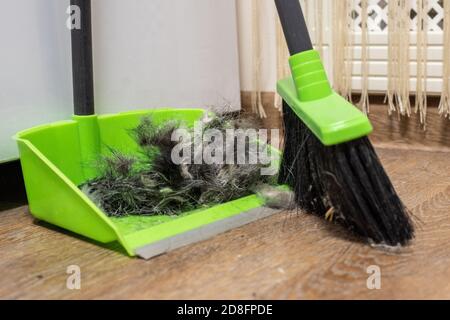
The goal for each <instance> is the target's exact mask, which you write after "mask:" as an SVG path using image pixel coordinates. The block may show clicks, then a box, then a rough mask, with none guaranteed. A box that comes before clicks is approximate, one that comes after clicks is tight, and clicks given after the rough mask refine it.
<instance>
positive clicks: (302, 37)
mask: <svg viewBox="0 0 450 320" xmlns="http://www.w3.org/2000/svg"><path fill="white" fill-rule="evenodd" d="M275 5H276V7H277V10H278V15H279V16H280V21H281V25H282V27H283V32H284V36H285V38H286V42H287V45H288V48H289V52H290V53H291V55H294V54H297V53H300V52H303V51H308V50H312V49H313V45H312V42H311V38H310V36H309V32H308V27H307V26H306V21H305V16H304V15H303V12H302V8H301V5H300V2H299V0H275Z"/></svg>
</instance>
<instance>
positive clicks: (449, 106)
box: [237, 0, 450, 128]
mask: <svg viewBox="0 0 450 320" xmlns="http://www.w3.org/2000/svg"><path fill="white" fill-rule="evenodd" d="M237 1H238V2H240V1H252V15H251V19H252V26H253V27H252V29H253V30H252V50H253V52H252V54H253V70H254V71H253V75H252V79H253V88H254V90H253V93H252V110H253V111H254V112H255V113H257V114H259V115H260V116H261V117H265V116H266V111H265V110H264V108H263V105H262V99H261V92H262V91H264V90H263V88H262V87H261V83H262V82H263V81H262V80H264V79H261V77H262V73H261V67H262V66H261V52H262V50H261V49H262V48H261V44H262V42H264V41H266V43H265V44H264V45H265V46H267V45H271V42H270V39H269V40H268V37H269V36H270V34H271V31H267V29H264V30H263V31H262V29H261V25H265V24H267V22H268V20H267V19H266V18H267V17H270V19H274V21H273V28H274V30H273V34H274V41H273V46H274V49H273V52H274V54H275V58H274V61H273V68H274V69H275V70H276V71H275V75H276V77H277V78H278V79H280V78H282V77H285V76H288V75H289V74H290V71H289V66H288V57H289V53H288V50H287V46H286V43H285V39H284V35H283V32H282V29H281V26H280V23H279V21H278V16H277V14H276V10H275V7H274V4H273V0H237ZM267 1H269V2H267ZM325 1H327V0H300V2H301V3H302V5H303V10H304V12H305V15H306V17H307V22H308V24H309V29H310V32H311V33H312V35H313V40H314V43H315V46H316V49H317V50H319V51H320V52H321V53H322V55H323V48H324V46H323V45H324V35H325V33H326V32H330V33H331V37H329V38H331V43H330V45H331V46H330V48H331V49H330V50H331V57H332V61H331V63H332V74H333V78H332V80H333V84H334V89H335V90H336V91H337V92H338V93H340V94H341V95H342V96H344V97H345V98H347V99H348V100H350V101H351V100H352V92H353V83H352V81H353V78H352V75H353V55H354V49H353V48H354V47H353V43H354V32H353V31H354V19H353V16H352V15H353V14H355V9H356V6H357V5H359V6H361V63H362V67H361V79H362V83H361V92H360V93H361V98H360V100H359V101H357V102H355V103H357V105H359V107H360V108H361V110H362V111H364V112H366V113H369V112H370V100H369V93H370V92H369V48H370V30H369V27H368V22H367V21H368V15H369V14H370V11H371V9H370V6H371V5H373V4H374V2H373V1H370V0H359V1H357V0H339V1H337V0H333V1H328V3H331V8H330V9H331V10H330V11H331V12H329V13H328V14H329V17H328V19H329V20H331V22H330V23H329V24H328V25H327V26H329V27H331V28H332V30H325V26H326V25H325V23H324V22H325V21H326V19H325V17H327V16H326V12H325ZM386 1H387V4H388V12H389V14H388V28H387V30H388V33H387V37H388V44H389V45H388V68H387V69H388V72H387V74H386V77H387V79H388V80H387V81H388V84H387V90H386V101H387V104H388V111H389V113H390V114H393V113H396V114H398V116H410V115H411V114H412V113H413V112H416V113H417V114H418V115H419V116H420V121H421V123H422V124H423V126H424V128H426V120H427V108H428V104H427V77H428V75H427V61H428V56H427V52H428V25H427V22H428V15H427V13H428V11H429V10H430V8H429V6H430V5H429V0H386ZM264 3H265V6H266V9H265V10H267V6H269V7H270V6H272V7H273V8H272V11H271V13H270V14H269V15H268V14H267V12H262V11H261V10H262V4H264ZM443 3H444V5H445V18H444V26H445V27H444V39H445V41H444V42H443V43H444V45H445V50H444V51H445V52H444V53H443V54H444V56H445V57H449V56H450V8H449V7H450V0H444V1H443ZM414 4H415V6H416V7H417V10H416V11H417V26H416V29H417V32H416V39H415V41H416V43H417V58H416V60H417V70H416V74H417V76H416V78H417V83H416V87H415V88H412V87H411V86H410V79H411V74H410V62H411V60H412V59H411V57H410V50H409V48H410V46H411V45H412V43H410V38H411V39H413V38H412V37H411V17H410V13H411V8H412V6H413V5H414ZM327 8H328V7H327ZM263 16H264V17H265V20H263V21H262V20H261V17H263ZM327 35H328V34H327ZM262 39H264V41H263V40H262ZM266 50H267V48H266ZM443 61H444V68H443V69H444V70H443V87H442V95H441V102H440V106H439V110H440V113H441V114H442V116H444V117H448V118H450V60H449V59H443ZM266 62H267V61H266ZM269 62H270V61H269ZM264 67H267V63H266V65H265V66H264ZM273 91H275V85H273ZM411 93H412V94H415V98H416V99H415V104H414V105H412V104H411V100H410V94H411ZM275 107H276V108H278V109H279V110H281V100H280V98H279V97H276V98H275Z"/></svg>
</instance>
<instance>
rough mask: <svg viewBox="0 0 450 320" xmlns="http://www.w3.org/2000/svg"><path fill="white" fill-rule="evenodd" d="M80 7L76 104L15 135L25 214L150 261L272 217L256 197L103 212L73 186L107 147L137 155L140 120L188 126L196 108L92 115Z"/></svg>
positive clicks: (85, 12) (87, 41) (85, 9)
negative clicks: (179, 209) (118, 214)
mask: <svg viewBox="0 0 450 320" xmlns="http://www.w3.org/2000/svg"><path fill="white" fill-rule="evenodd" d="M71 3H72V4H73V5H78V6H79V7H80V9H81V10H80V11H81V16H82V23H81V29H78V30H77V29H74V30H72V61H73V80H74V82H73V83H74V109H75V116H74V117H73V119H72V120H69V121H61V122H56V123H52V124H47V125H42V126H39V127H35V128H32V129H28V130H25V131H22V132H20V133H18V134H17V135H16V136H15V139H16V140H17V143H18V147H19V152H20V160H21V165H22V169H23V175H24V180H25V186H26V191H27V196H28V201H29V206H30V212H31V213H32V214H33V216H35V217H36V218H37V219H40V220H43V221H46V222H49V223H51V224H54V225H57V226H59V227H62V228H64V229H67V230H70V231H72V232H74V233H77V234H80V235H83V236H85V237H87V238H90V239H93V240H95V241H98V242H101V243H111V242H115V241H118V242H119V243H120V244H121V245H122V246H123V247H124V248H125V250H126V251H127V253H128V254H129V255H130V256H135V255H137V256H140V257H143V258H151V257H153V256H156V255H159V254H162V253H164V252H167V251H169V250H171V249H175V248H179V247H182V246H184V245H187V244H190V243H193V242H196V241H200V240H204V239H207V238H209V237H211V236H214V235H217V234H219V233H221V232H224V231H227V230H230V229H232V228H235V227H238V226H241V225H244V224H246V223H249V222H252V221H255V220H257V219H260V218H264V217H267V216H269V215H271V214H274V213H275V212H276V210H272V209H269V208H265V207H263V205H264V200H263V199H262V198H260V197H258V196H257V195H252V196H248V197H245V198H242V199H238V200H235V201H231V202H228V203H224V204H220V205H217V206H214V207H211V208H206V209H199V210H196V211H193V212H186V213H181V214H180V215H178V216H176V217H169V216H156V217H136V216H129V217H122V218H110V217H107V216H106V215H105V214H104V213H103V212H102V211H101V210H100V209H99V208H98V207H96V205H95V204H94V203H93V202H92V201H91V200H90V199H89V198H88V197H87V196H86V195H85V194H84V193H82V192H81V191H80V190H79V189H78V187H77V185H80V184H81V183H83V182H85V181H87V180H89V179H91V178H93V177H95V176H96V174H97V172H96V171H95V169H94V168H92V167H90V166H88V165H86V164H88V163H89V162H91V161H92V160H93V159H95V158H96V157H98V156H99V155H102V154H106V153H107V152H108V148H109V147H113V148H115V149H117V150H119V151H122V152H126V153H133V152H137V150H138V146H137V145H136V143H135V141H134V140H133V139H132V138H131V137H130V136H129V130H130V129H131V128H134V127H136V125H137V124H138V123H139V121H140V118H141V117H142V116H145V115H151V117H152V119H153V121H155V122H156V123H164V122H165V121H168V120H174V119H176V120H182V121H184V122H185V123H187V124H193V122H194V121H196V120H199V119H200V118H201V117H202V116H203V113H204V111H203V110H201V109H190V110H186V109H181V110H180V109H158V110H143V111H133V112H124V113H119V114H112V115H100V116H97V115H95V114H94V104H93V84H92V49H91V22H90V1H88V0H76V1H75V0H72V1H71Z"/></svg>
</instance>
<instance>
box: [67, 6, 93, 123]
mask: <svg viewBox="0 0 450 320" xmlns="http://www.w3.org/2000/svg"><path fill="white" fill-rule="evenodd" d="M70 5H71V6H77V7H78V8H79V9H80V11H79V13H80V15H79V17H76V18H79V19H81V23H80V25H79V26H77V25H75V26H72V30H71V39H72V79H73V107H74V114H75V115H79V116H86V115H93V114H94V113H95V109H94V81H93V72H92V27H91V1H90V0H70ZM77 11H78V10H76V11H75V13H77ZM77 27H79V28H77Z"/></svg>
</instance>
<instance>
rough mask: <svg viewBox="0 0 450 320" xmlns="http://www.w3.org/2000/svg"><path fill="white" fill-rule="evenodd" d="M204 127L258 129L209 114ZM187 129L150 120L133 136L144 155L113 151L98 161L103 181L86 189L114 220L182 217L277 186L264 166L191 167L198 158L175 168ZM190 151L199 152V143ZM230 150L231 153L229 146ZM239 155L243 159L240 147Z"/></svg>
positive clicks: (240, 120)
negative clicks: (179, 132) (180, 136)
mask: <svg viewBox="0 0 450 320" xmlns="http://www.w3.org/2000/svg"><path fill="white" fill-rule="evenodd" d="M203 122H204V126H203V130H207V129H212V128H214V129H217V130H220V131H221V132H222V133H223V134H224V136H225V132H226V130H227V129H250V128H256V127H257V123H256V121H254V120H253V119H251V118H248V117H246V118H245V119H243V118H239V117H234V116H232V115H214V116H212V117H211V115H209V116H205V117H204V119H203ZM182 126H183V124H182V123H180V122H176V121H171V122H165V123H164V125H156V124H155V123H154V122H153V121H152V119H151V118H150V117H148V116H147V117H143V118H142V119H141V121H140V123H139V125H138V126H137V127H136V128H135V129H133V130H132V131H131V135H132V137H133V138H134V139H135V141H136V142H137V144H138V145H139V147H140V148H141V151H142V154H141V155H140V156H139V155H136V156H132V155H124V154H122V153H120V152H118V151H116V150H111V152H110V155H108V156H104V157H102V158H101V159H100V160H99V161H98V166H99V169H100V172H101V174H100V176H99V177H97V178H95V179H93V180H91V181H88V182H86V183H84V184H82V185H81V186H80V189H81V190H82V191H83V192H84V193H85V194H87V195H88V196H89V197H90V198H91V199H92V200H93V201H94V202H95V203H96V205H98V206H99V207H100V208H102V210H103V211H104V212H105V213H106V214H107V215H108V216H116V217H117V216H126V215H148V216H152V215H176V214H180V213H183V212H186V211H189V210H193V209H197V208H201V207H207V206H211V205H214V204H218V203H223V202H227V201H231V200H235V199H238V198H242V197H244V196H248V195H250V194H253V193H255V192H258V190H266V191H265V192H267V190H268V188H270V187H268V186H269V185H270V184H272V183H273V182H274V181H276V177H269V176H263V175H262V174H261V168H262V167H263V166H264V165H262V164H205V163H204V162H202V164H189V163H194V161H193V159H191V160H192V161H191V162H189V163H188V164H181V165H177V164H174V163H173V161H172V158H171V152H172V149H173V148H174V147H175V145H177V144H178V141H172V133H173V132H174V130H176V129H178V128H180V127H182ZM202 143H203V144H207V143H208V142H202ZM224 143H225V142H224ZM226 143H232V142H230V141H227V142H226ZM252 143H258V142H256V141H248V139H247V141H246V144H248V145H247V148H246V152H249V150H250V149H251V148H250V144H252ZM190 147H191V148H192V150H193V149H194V146H193V142H192V145H191V146H190ZM226 150H229V149H228V148H226V147H225V148H224V152H225V151H226ZM234 154H237V150H236V144H235V143H234ZM225 156H226V155H225V154H224V157H225ZM192 157H195V154H194V152H192ZM263 193H264V192H263ZM269 193H270V192H269ZM272 194H273V193H272Z"/></svg>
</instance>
